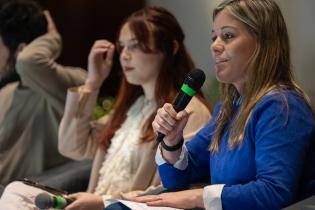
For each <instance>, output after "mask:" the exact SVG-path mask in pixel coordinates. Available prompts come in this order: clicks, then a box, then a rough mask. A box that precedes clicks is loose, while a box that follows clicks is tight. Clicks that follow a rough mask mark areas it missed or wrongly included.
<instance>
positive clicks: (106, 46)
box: [89, 40, 115, 65]
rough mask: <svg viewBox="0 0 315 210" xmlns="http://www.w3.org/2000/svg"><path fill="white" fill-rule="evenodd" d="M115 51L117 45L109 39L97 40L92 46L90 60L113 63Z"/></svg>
mask: <svg viewBox="0 0 315 210" xmlns="http://www.w3.org/2000/svg"><path fill="white" fill-rule="evenodd" d="M114 52H115V47H114V45H113V44H112V43H111V42H109V41H107V40H97V41H95V42H94V44H93V46H92V48H91V51H90V54H89V60H90V62H93V60H99V61H101V62H105V63H107V65H111V63H112V60H113V56H114ZM106 53H107V54H106ZM105 55H106V56H105Z"/></svg>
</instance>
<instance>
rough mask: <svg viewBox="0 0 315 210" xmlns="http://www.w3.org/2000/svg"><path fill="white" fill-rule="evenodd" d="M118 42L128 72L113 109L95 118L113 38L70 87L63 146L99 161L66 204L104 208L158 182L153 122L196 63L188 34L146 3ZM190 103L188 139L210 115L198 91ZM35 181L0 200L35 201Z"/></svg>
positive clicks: (99, 45) (97, 47) (101, 43)
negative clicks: (82, 188)
mask: <svg viewBox="0 0 315 210" xmlns="http://www.w3.org/2000/svg"><path fill="white" fill-rule="evenodd" d="M116 49H117V51H118V53H119V55H120V63H121V67H122V71H123V78H122V81H121V87H120V90H119V93H118V96H117V99H116V102H115V105H114V110H113V111H112V113H111V114H109V115H107V116H105V117H102V118H101V119H99V120H98V121H92V120H91V113H92V111H93V109H94V107H95V104H96V98H97V95H98V92H99V88H100V86H101V84H102V83H103V81H104V80H106V78H107V77H108V75H109V73H110V71H111V67H112V59H113V54H114V51H115V47H114V45H113V44H112V43H110V42H109V41H107V40H98V41H96V42H95V43H94V45H93V47H92V49H91V52H90V54H89V65H88V76H87V80H86V82H85V84H84V85H83V86H80V87H74V88H71V89H69V91H68V95H67V101H66V107H65V113H64V116H63V118H62V121H61V124H60V128H59V151H60V152H61V153H62V154H63V155H65V156H67V157H70V158H73V159H76V160H83V159H93V160H94V163H93V167H92V173H91V177H90V183H89V188H88V190H87V191H88V192H86V193H84V192H81V193H76V194H72V195H69V196H68V197H69V198H70V199H74V200H75V201H74V202H73V203H71V204H70V205H69V206H67V207H66V208H65V209H66V210H73V209H86V210H88V209H103V208H104V206H106V202H107V199H108V198H128V197H132V196H136V195H138V194H140V193H144V192H147V191H148V190H150V189H154V188H156V187H157V186H159V185H160V179H159V176H158V173H157V170H156V164H155V161H154V157H155V151H156V149H157V142H156V141H155V134H154V132H153V129H152V126H151V123H152V121H153V119H154V116H155V114H156V111H157V108H158V107H160V106H161V105H162V104H163V103H165V102H171V101H172V100H173V99H174V98H175V96H176V93H177V92H178V90H179V89H180V87H181V85H182V83H183V81H184V78H185V76H186V75H187V73H188V72H189V71H190V69H192V68H193V67H194V65H193V62H192V60H191V57H190V55H189V54H188V53H187V51H186V49H185V46H184V34H183V31H182V29H181V28H180V26H179V24H178V22H177V20H176V19H175V17H174V16H173V15H172V14H170V13H169V12H168V11H166V10H165V9H163V8H160V7H149V8H144V9H142V10H140V11H137V12H135V13H133V14H132V15H131V16H130V17H129V18H128V19H127V20H126V21H125V22H124V23H123V24H122V26H121V29H120V32H119V37H118V41H117V44H116ZM186 110H187V111H188V112H189V113H190V117H189V120H188V123H187V126H186V128H185V129H184V133H183V136H184V139H185V140H189V139H190V138H191V137H192V136H194V135H195V133H196V132H197V131H198V130H199V129H200V128H201V127H203V125H204V124H205V123H206V122H207V121H208V120H209V118H210V112H209V109H208V107H207V104H206V103H205V102H204V99H203V98H202V97H200V95H199V96H197V97H194V98H193V99H192V100H191V102H190V103H189V105H188V107H187V109H186ZM17 188H19V189H20V190H19V193H17V192H16V189H17ZM30 188H32V187H29V186H25V185H23V184H22V183H12V184H11V186H8V187H7V189H6V190H5V192H4V195H3V197H2V200H1V201H0V203H14V204H11V205H16V206H17V205H18V204H17V202H14V200H17V199H14V196H17V194H20V196H18V197H19V198H18V199H21V198H22V200H23V202H24V204H23V207H24V208H25V206H29V207H30V208H29V209H31V208H32V207H34V204H32V203H29V202H27V200H32V199H34V197H35V196H36V195H37V194H38V193H39V192H40V191H41V190H38V189H34V188H33V189H30ZM14 192H15V193H14ZM5 201H7V202H5ZM25 203H27V204H25ZM32 205H33V206H32ZM8 208H9V207H8ZM9 209H10V208H9ZM12 209H14V208H12Z"/></svg>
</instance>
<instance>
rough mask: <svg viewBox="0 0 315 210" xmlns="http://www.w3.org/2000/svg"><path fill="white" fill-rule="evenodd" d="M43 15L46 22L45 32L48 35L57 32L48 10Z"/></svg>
mask: <svg viewBox="0 0 315 210" xmlns="http://www.w3.org/2000/svg"><path fill="white" fill-rule="evenodd" d="M44 15H45V17H46V20H47V32H48V33H50V32H55V31H57V28H56V25H55V22H54V20H53V19H52V17H51V15H50V12H49V11H48V10H44Z"/></svg>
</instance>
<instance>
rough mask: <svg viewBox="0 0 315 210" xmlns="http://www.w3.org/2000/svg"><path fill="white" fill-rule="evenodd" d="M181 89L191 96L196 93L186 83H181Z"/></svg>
mask: <svg viewBox="0 0 315 210" xmlns="http://www.w3.org/2000/svg"><path fill="white" fill-rule="evenodd" d="M181 90H182V91H183V92H184V93H186V94H187V95H189V96H191V97H193V96H194V95H195V94H196V91H195V90H193V89H191V88H190V87H189V86H188V85H187V84H183V86H182V88H181Z"/></svg>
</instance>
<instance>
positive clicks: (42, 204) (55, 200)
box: [35, 193, 73, 209]
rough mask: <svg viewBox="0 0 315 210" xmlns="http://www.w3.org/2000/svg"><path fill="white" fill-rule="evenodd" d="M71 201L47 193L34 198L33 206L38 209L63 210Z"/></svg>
mask: <svg viewBox="0 0 315 210" xmlns="http://www.w3.org/2000/svg"><path fill="white" fill-rule="evenodd" d="M71 202H73V200H70V199H66V198H64V197H62V196H60V195H56V196H54V195H50V194H48V193H40V194H38V195H37V196H36V198H35V205H36V206H37V207H38V208H39V209H49V208H54V209H64V208H65V207H66V206H67V205H69V204H70V203H71Z"/></svg>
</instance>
